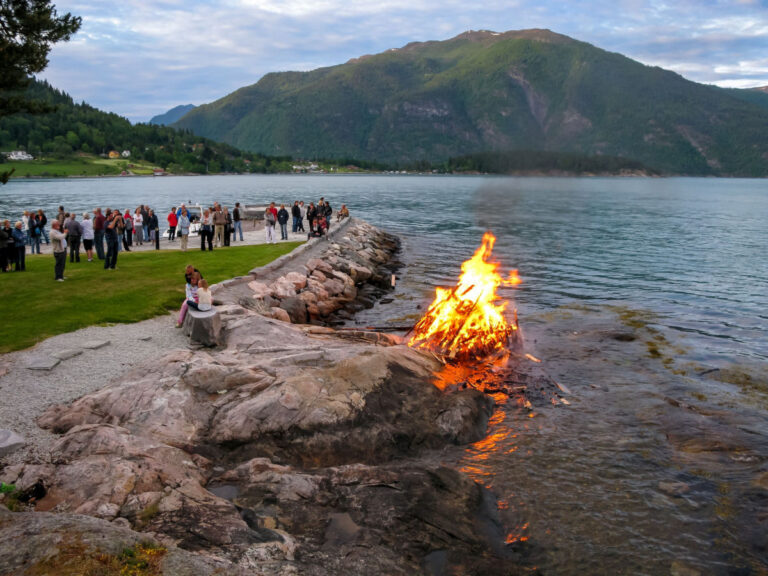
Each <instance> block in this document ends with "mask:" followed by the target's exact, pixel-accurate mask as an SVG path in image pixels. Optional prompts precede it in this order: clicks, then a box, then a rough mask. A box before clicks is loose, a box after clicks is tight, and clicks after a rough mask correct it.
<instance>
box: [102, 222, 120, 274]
mask: <svg viewBox="0 0 768 576" xmlns="http://www.w3.org/2000/svg"><path fill="white" fill-rule="evenodd" d="M104 238H106V240H107V256H106V258H105V259H104V270H110V269H111V270H114V269H115V267H116V266H117V247H118V242H119V241H118V236H117V212H113V211H112V210H109V209H107V219H106V221H105V222H104Z"/></svg>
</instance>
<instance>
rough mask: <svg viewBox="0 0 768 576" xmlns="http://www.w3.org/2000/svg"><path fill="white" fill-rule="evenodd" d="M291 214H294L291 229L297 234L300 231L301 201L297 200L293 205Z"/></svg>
mask: <svg viewBox="0 0 768 576" xmlns="http://www.w3.org/2000/svg"><path fill="white" fill-rule="evenodd" d="M291 215H292V216H293V228H291V231H292V232H293V233H294V234H296V232H298V231H299V221H300V220H301V210H300V209H299V201H298V200H296V201H295V202H294V203H293V206H292V207H291Z"/></svg>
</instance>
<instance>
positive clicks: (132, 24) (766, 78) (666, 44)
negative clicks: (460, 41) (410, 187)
mask: <svg viewBox="0 0 768 576" xmlns="http://www.w3.org/2000/svg"><path fill="white" fill-rule="evenodd" d="M54 4H55V5H56V7H57V9H58V11H59V13H60V14H63V13H65V12H71V13H73V14H75V15H78V16H81V17H82V18H83V26H82V28H81V30H80V32H79V33H78V34H77V35H76V36H75V37H74V38H73V39H72V40H71V41H70V42H69V43H67V44H61V45H57V46H56V47H55V48H54V49H53V51H52V53H51V58H50V64H49V66H48V69H47V70H46V71H45V72H44V73H43V74H42V77H44V78H46V79H47V80H48V81H49V82H51V83H52V84H53V85H54V86H55V87H57V88H60V89H62V90H64V91H66V92H68V93H69V94H70V95H71V96H72V97H73V98H75V100H77V101H86V102H88V103H89V104H91V105H93V106H96V107H97V108H100V109H102V110H106V111H110V112H115V113H117V114H120V115H121V116H125V117H127V118H129V119H130V120H132V121H134V122H138V121H146V120H149V119H150V118H151V117H152V116H154V115H156V114H161V113H163V112H165V111H167V110H168V109H170V108H172V107H174V106H177V105H179V104H196V105H198V104H203V103H206V102H211V101H213V100H216V99H218V98H220V97H222V96H225V95H226V94H228V93H230V92H232V91H233V90H236V89H237V88H240V87H242V86H247V85H249V84H253V83H255V82H256V81H258V79H259V78H260V77H261V76H263V75H264V74H265V73H267V72H272V71H284V70H311V69H314V68H317V67H320V66H328V65H333V64H339V63H342V62H346V61H347V60H349V59H350V58H355V57H357V56H360V55H363V54H374V53H377V52H382V51H384V50H387V49H389V48H397V47H400V46H403V45H404V44H407V43H408V42H412V41H424V40H445V39H448V38H451V37H453V36H456V35H457V34H460V33H461V32H464V31H466V30H494V31H497V32H501V31H506V30H520V29H524V28H549V29H550V30H553V31H555V32H559V33H561V34H566V35H568V36H571V37H573V38H576V39H578V40H582V41H585V42H589V43H591V44H594V45H595V46H598V47H600V48H603V49H606V50H610V51H612V52H620V53H622V54H624V55H626V56H629V57H630V58H633V59H635V60H638V61H640V62H643V63H645V64H653V65H657V66H661V67H663V68H667V69H670V70H674V71H676V72H678V73H680V74H682V75H683V76H685V77H686V78H688V79H690V80H694V81H697V82H703V83H710V84H717V85H719V86H731V87H739V88H749V87H753V86H766V85H768V0H697V1H693V0H590V1H586V0H572V1H562V2H558V1H554V0H485V1H484V2H472V1H471V0H461V1H458V0H440V1H438V0H352V1H348V0H206V1H202V0H156V1H151V0H123V1H112V0H83V1H78V0H54Z"/></svg>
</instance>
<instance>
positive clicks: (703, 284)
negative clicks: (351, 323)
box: [0, 176, 768, 574]
mask: <svg viewBox="0 0 768 576" xmlns="http://www.w3.org/2000/svg"><path fill="white" fill-rule="evenodd" d="M0 192H2V195H1V196H0V216H2V217H8V218H11V219H16V218H17V217H18V215H19V214H20V213H21V212H22V211H23V210H24V209H33V208H34V209H37V208H43V209H46V210H47V211H48V213H49V214H52V213H53V212H54V211H55V208H56V207H57V206H58V205H59V204H64V205H65V206H66V208H67V209H68V210H76V211H78V212H82V211H84V210H87V209H91V208H93V207H94V206H96V205H100V206H103V207H105V206H111V207H119V208H121V209H125V208H126V207H131V208H133V207H135V206H136V205H137V204H139V203H148V204H150V205H151V206H153V207H155V208H156V209H157V211H158V212H159V214H161V215H163V214H164V213H165V211H166V210H167V209H168V208H170V206H171V205H175V204H178V203H179V202H181V201H186V202H188V201H193V202H200V203H204V204H207V203H211V202H213V201H214V200H218V201H220V202H222V203H225V204H229V205H232V204H234V202H235V201H239V202H241V203H244V204H249V203H255V204H261V203H264V202H267V201H270V200H276V201H278V202H286V203H288V202H292V201H293V200H294V199H303V200H305V201H309V200H317V199H318V198H319V197H321V196H324V197H325V198H327V199H329V200H330V201H331V203H332V205H333V206H334V208H338V207H340V205H341V203H342V202H344V203H346V204H347V205H348V206H349V207H350V211H351V212H352V214H353V215H355V216H360V217H361V218H364V219H366V220H368V221H369V222H371V223H373V224H376V225H379V226H381V227H383V228H385V229H387V230H389V231H391V232H393V233H395V234H398V235H399V236H400V237H401V238H402V239H403V242H404V251H403V260H404V263H405V267H404V268H403V269H402V271H401V274H400V278H399V281H398V288H397V291H396V292H395V293H394V295H393V299H392V300H391V301H386V302H383V303H380V304H377V305H376V306H375V307H374V308H373V309H371V310H368V311H365V312H363V313H361V314H360V315H359V316H358V317H357V318H356V319H355V322H357V323H360V324H364V325H366V324H376V325H382V324H386V323H391V324H393V325H403V324H410V323H412V322H414V321H415V320H416V319H417V318H418V317H419V315H420V314H421V313H422V312H423V310H424V306H425V305H426V304H427V303H428V302H429V301H430V300H431V298H432V295H433V292H434V287H435V285H452V284H453V283H454V281H455V279H456V276H457V275H458V272H459V267H460V265H461V262H462V261H463V260H465V259H466V258H468V257H469V256H471V254H472V253H473V252H474V250H475V249H476V248H477V246H479V244H480V240H481V238H482V234H483V232H484V231H486V230H491V231H492V232H493V233H494V234H495V235H496V236H497V238H498V241H497V245H496V248H495V250H494V256H495V258H496V259H497V260H499V261H500V262H501V263H502V268H503V269H509V268H518V269H519V273H520V276H521V278H522V280H523V284H522V285H521V286H520V287H518V288H515V289H505V291H504V293H503V295H504V296H506V297H509V298H513V299H514V301H515V303H516V306H517V308H518V310H519V313H520V324H521V326H522V328H523V331H524V334H525V335H526V346H527V347H528V349H529V350H530V351H532V352H534V353H535V354H537V355H539V356H541V357H542V359H543V361H544V362H543V364H542V365H543V366H544V367H545V368H546V369H547V370H548V371H549V372H550V373H551V374H552V375H553V376H554V377H555V378H557V379H558V381H560V382H563V383H566V384H567V385H568V387H569V388H570V389H571V390H572V392H573V395H571V396H569V398H570V400H571V405H570V406H569V407H559V408H554V407H552V408H551V409H540V410H536V412H535V414H533V413H532V414H528V413H526V412H525V411H524V410H523V411H521V410H519V409H518V408H517V407H516V406H514V405H512V403H510V404H509V405H505V406H501V407H500V408H499V410H498V412H497V413H496V414H495V415H494V417H493V419H492V423H491V425H490V427H489V433H488V437H487V438H486V439H485V440H484V441H482V442H478V443H476V444H475V445H473V446H470V447H468V448H460V449H457V450H456V452H455V453H451V452H450V451H446V452H444V453H442V454H440V455H438V456H436V458H437V459H439V460H440V461H444V462H446V463H447V464H449V465H455V466H459V467H462V468H463V469H464V470H466V471H467V472H468V473H470V474H472V475H473V477H475V478H476V479H477V480H478V481H480V482H482V483H484V484H485V485H486V486H489V487H490V488H491V489H492V490H493V491H494V493H495V494H496V495H497V497H498V498H499V500H500V502H502V503H503V505H502V506H501V510H500V515H501V518H502V520H503V521H504V523H505V524H506V525H507V526H509V527H510V538H509V541H514V542H516V544H513V545H512V546H511V548H512V549H513V553H519V554H521V555H522V558H523V559H524V561H526V562H529V563H530V564H531V565H535V566H537V567H538V568H539V569H540V570H542V572H543V573H545V574H585V573H586V574H669V573H670V572H671V573H678V574H682V573H695V572H690V570H698V571H699V573H701V574H734V573H739V574H751V573H757V574H759V573H765V570H768V557H766V554H768V553H767V552H766V550H767V549H768V542H767V541H766V540H765V538H766V536H765V535H766V533H768V530H766V523H768V520H767V519H766V518H768V492H766V490H768V468H767V466H768V416H767V415H766V406H768V401H767V400H768V390H766V389H764V386H765V382H766V378H765V374H766V371H767V369H768V263H767V262H766V254H768V182H766V181H764V180H720V179H687V178H674V179H619V178H581V179H575V178H557V179H554V178H552V179H550V178H500V177H499V178H497V177H448V176H446V177H443V176H422V177H416V176H223V177H178V178H176V177H167V178H154V179H152V178H122V179H119V178H115V179H98V180H65V181H60V180H55V181H24V182H12V183H10V184H9V185H7V186H5V187H3V188H2V189H0ZM190 260H191V261H194V252H193V253H190ZM627 330H632V331H634V333H635V334H636V335H637V340H636V341H633V342H621V341H617V340H614V339H612V338H611V337H610V335H611V334H614V333H616V331H624V332H626V331H627ZM742 367H744V370H745V371H746V372H744V374H751V375H752V376H754V378H752V379H748V378H747V377H746V376H744V375H743V374H742V372H740V370H741V368H742ZM718 369H722V372H723V373H726V372H727V371H730V372H727V373H728V374H731V376H730V377H729V378H721V379H719V380H718V379H716V378H712V375H713V374H718V373H719V372H718ZM733 374H736V376H732V375H733ZM761 375H762V376H761ZM739 383H741V384H744V386H742V387H741V388H740V387H739V385H738V384H739ZM531 416H535V417H533V418H531ZM761 486H762V488H761ZM522 541H526V544H525V545H522V546H521V547H518V546H519V545H520V543H521V542H522ZM686 570H689V572H686Z"/></svg>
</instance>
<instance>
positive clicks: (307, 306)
mask: <svg viewBox="0 0 768 576" xmlns="http://www.w3.org/2000/svg"><path fill="white" fill-rule="evenodd" d="M399 248H400V243H399V241H398V239H397V238H396V237H394V236H392V235H390V234H387V233H386V232H383V231H381V230H378V229H377V228H375V227H373V226H371V225H369V224H367V223H365V222H360V221H358V220H355V219H351V220H350V219H347V220H345V221H343V222H342V223H341V224H340V225H339V226H337V227H335V228H332V229H331V232H330V234H329V236H328V238H327V239H325V238H322V239H321V238H318V239H313V240H311V241H310V242H307V243H306V244H305V245H303V246H300V247H299V248H297V249H296V250H294V251H293V252H291V253H290V254H286V255H285V256H283V257H281V258H278V259H277V260H275V261H274V262H272V263H270V264H268V265H267V266H264V267H262V268H257V269H255V270H252V271H251V272H250V274H249V275H248V276H245V277H241V278H235V279H232V280H228V281H226V282H222V283H221V284H219V285H217V286H216V287H215V288H214V290H213V294H214V296H215V298H216V300H217V301H218V302H220V303H227V304H240V305H241V306H243V307H245V308H248V309H251V310H254V311H256V312H258V313H260V314H262V315H263V316H267V317H271V318H277V319H278V320H282V321H284V322H292V323H294V324H307V323H311V324H328V323H331V324H333V323H334V322H335V321H337V320H339V319H348V318H350V317H351V315H352V314H353V313H354V312H357V311H359V310H361V309H363V308H366V307H371V306H373V303H374V302H375V300H376V299H377V298H378V297H379V296H381V294H383V293H384V292H386V291H388V290H391V285H392V274H393V273H394V272H395V270H396V269H397V267H398V266H399V262H398V261H397V259H396V253H397V251H398V250H399Z"/></svg>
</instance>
